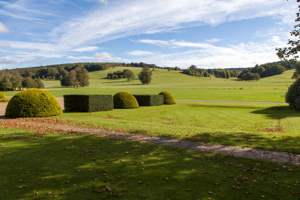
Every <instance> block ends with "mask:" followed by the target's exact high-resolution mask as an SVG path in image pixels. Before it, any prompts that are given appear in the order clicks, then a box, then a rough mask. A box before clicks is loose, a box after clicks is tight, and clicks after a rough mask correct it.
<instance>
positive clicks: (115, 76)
mask: <svg viewBox="0 0 300 200" xmlns="http://www.w3.org/2000/svg"><path fill="white" fill-rule="evenodd" d="M107 78H109V79H119V78H127V81H130V79H135V76H134V73H133V71H131V70H129V69H124V70H123V71H120V70H119V71H116V72H113V73H108V74H107Z"/></svg>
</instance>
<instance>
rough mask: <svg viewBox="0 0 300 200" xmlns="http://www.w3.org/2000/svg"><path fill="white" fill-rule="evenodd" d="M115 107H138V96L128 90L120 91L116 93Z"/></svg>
mask: <svg viewBox="0 0 300 200" xmlns="http://www.w3.org/2000/svg"><path fill="white" fill-rule="evenodd" d="M114 107H115V108H126V109H128V108H138V107H139V104H138V102H137V100H136V98H135V97H134V96H133V95H132V94H130V93H128V92H123V91H121V92H118V93H117V94H115V95H114Z"/></svg>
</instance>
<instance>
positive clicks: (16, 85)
mask: <svg viewBox="0 0 300 200" xmlns="http://www.w3.org/2000/svg"><path fill="white" fill-rule="evenodd" d="M44 87H45V86H44V83H43V82H42V81H41V79H40V78H35V79H32V78H31V77H26V78H23V77H21V76H9V75H6V76H4V77H3V78H0V90H1V91H15V90H22V89H23V88H27V89H28V88H44Z"/></svg>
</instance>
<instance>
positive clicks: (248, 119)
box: [53, 102, 300, 153]
mask: <svg viewBox="0 0 300 200" xmlns="http://www.w3.org/2000/svg"><path fill="white" fill-rule="evenodd" d="M299 117H300V113H299V112H297V111H293V110H290V109H289V107H288V105H277V104H233V103H198V102H177V104H176V105H164V106H156V107H140V108H138V109H114V110H113V111H106V112H94V113H64V114H63V115H61V116H57V117H53V118H58V119H64V120H71V121H75V122H81V123H87V124H95V125H100V126H101V128H103V129H107V130H116V131H123V132H131V133H137V134H147V135H153V136H162V137H169V138H178V139H187V140H193V141H201V142H208V143H214V144H226V145H234V146H248V147H256V148H262V149H266V150H273V151H287V152H294V153H300V148H299V144H300V141H299V137H300V125H299Z"/></svg>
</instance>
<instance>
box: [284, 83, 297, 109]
mask: <svg viewBox="0 0 300 200" xmlns="http://www.w3.org/2000/svg"><path fill="white" fill-rule="evenodd" d="M285 102H287V103H289V104H290V108H291V109H293V110H298V111H300V78H298V79H297V80H296V81H295V82H294V83H293V84H292V85H291V86H290V87H289V89H288V91H287V93H286V95H285Z"/></svg>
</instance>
